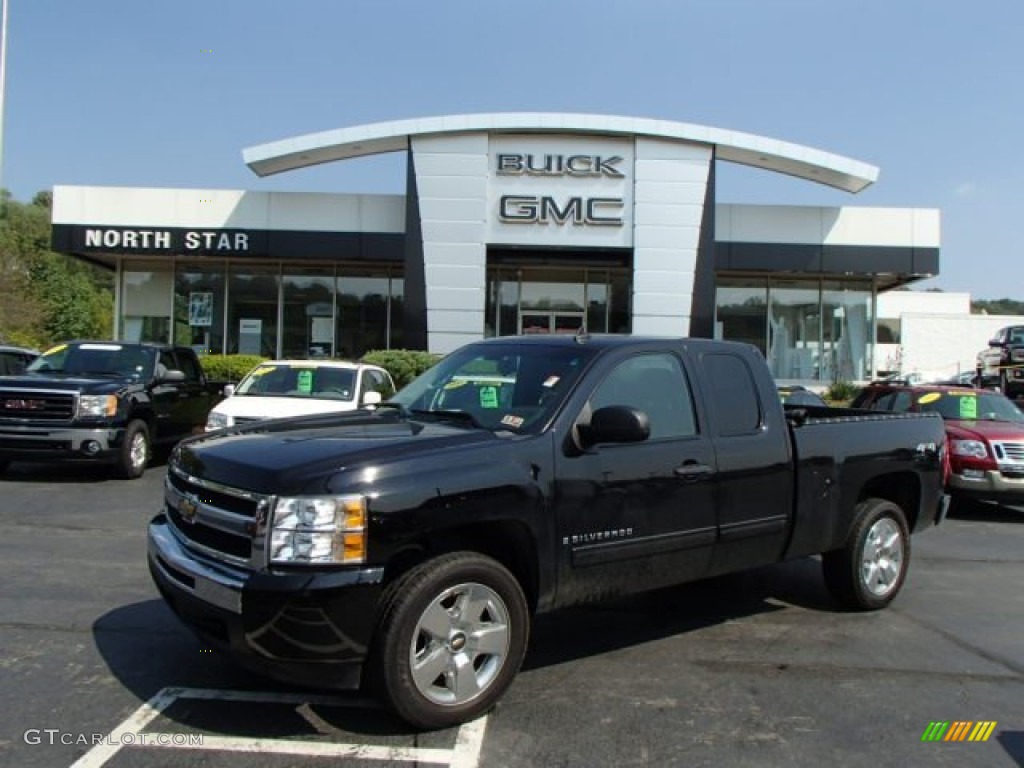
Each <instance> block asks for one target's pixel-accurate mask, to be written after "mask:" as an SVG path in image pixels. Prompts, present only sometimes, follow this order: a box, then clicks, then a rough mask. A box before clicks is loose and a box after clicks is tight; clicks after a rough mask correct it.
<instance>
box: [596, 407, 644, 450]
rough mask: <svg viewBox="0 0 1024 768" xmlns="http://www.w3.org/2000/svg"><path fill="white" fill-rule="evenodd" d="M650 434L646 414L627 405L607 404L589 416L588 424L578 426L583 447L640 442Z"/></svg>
mask: <svg viewBox="0 0 1024 768" xmlns="http://www.w3.org/2000/svg"><path fill="white" fill-rule="evenodd" d="M650 436H651V422H650V420H649V419H648V418H647V414H646V413H644V412H643V411H638V410H637V409H636V408H630V407H629V406H627V405H607V406H605V407H604V408H598V409H597V410H596V411H594V413H593V414H591V416H590V424H589V425H588V426H587V427H586V428H582V426H581V428H580V439H581V441H582V443H583V447H584V448H589V447H590V446H592V445H597V444H598V443H641V442H643V441H644V440H646V439H647V438H648V437H650Z"/></svg>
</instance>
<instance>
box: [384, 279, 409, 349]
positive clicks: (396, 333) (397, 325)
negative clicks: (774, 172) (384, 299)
mask: <svg viewBox="0 0 1024 768" xmlns="http://www.w3.org/2000/svg"><path fill="white" fill-rule="evenodd" d="M390 306H391V315H390V317H391V323H390V325H389V326H388V340H389V341H388V348H389V349H404V348H405V278H402V277H394V276H392V277H391V303H390Z"/></svg>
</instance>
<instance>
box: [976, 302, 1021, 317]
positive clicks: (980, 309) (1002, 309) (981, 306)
mask: <svg viewBox="0 0 1024 768" xmlns="http://www.w3.org/2000/svg"><path fill="white" fill-rule="evenodd" d="M971 314H974V315H1024V301H1017V300H1016V299H975V300H974V301H972V302H971Z"/></svg>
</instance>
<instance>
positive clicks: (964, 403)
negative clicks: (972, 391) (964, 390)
mask: <svg viewBox="0 0 1024 768" xmlns="http://www.w3.org/2000/svg"><path fill="white" fill-rule="evenodd" d="M960 418H961V419H976V418H978V398H976V397H961V398H960Z"/></svg>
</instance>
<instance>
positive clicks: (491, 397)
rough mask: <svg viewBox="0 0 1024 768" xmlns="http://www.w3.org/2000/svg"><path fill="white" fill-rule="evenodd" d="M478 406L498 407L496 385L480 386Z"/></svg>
mask: <svg viewBox="0 0 1024 768" xmlns="http://www.w3.org/2000/svg"><path fill="white" fill-rule="evenodd" d="M480 407H481V408H497V407H498V388H497V387H480Z"/></svg>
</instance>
